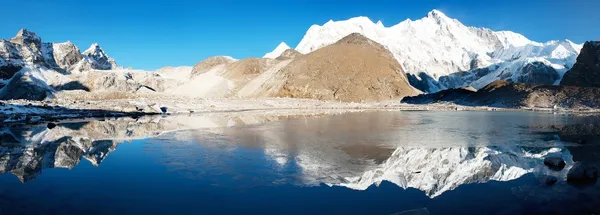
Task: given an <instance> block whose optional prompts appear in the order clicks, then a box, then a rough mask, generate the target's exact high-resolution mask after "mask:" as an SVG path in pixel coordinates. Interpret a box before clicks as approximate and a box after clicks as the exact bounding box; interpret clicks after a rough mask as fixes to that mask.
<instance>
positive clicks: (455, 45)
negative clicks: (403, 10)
mask: <svg viewBox="0 0 600 215" xmlns="http://www.w3.org/2000/svg"><path fill="white" fill-rule="evenodd" d="M351 33H360V34H362V35H365V36H366V37H368V38H369V39H372V40H374V41H376V42H378V43H380V44H382V45H384V46H385V47H386V48H387V49H389V50H390V52H392V53H393V54H394V57H395V58H396V59H397V60H398V62H399V63H400V64H401V65H402V66H403V68H404V71H405V72H406V73H408V74H409V80H410V83H411V84H412V85H413V86H414V87H416V88H418V89H420V90H422V91H424V92H437V91H439V90H443V89H448V88H460V87H465V86H473V87H475V88H478V89H479V88H482V87H483V86H485V85H487V84H489V83H491V82H493V81H495V80H507V81H513V82H522V83H532V84H557V83H558V82H559V81H560V79H561V77H562V76H563V74H564V73H565V72H566V71H567V70H568V69H570V68H571V67H572V65H573V64H574V63H575V58H576V57H577V55H578V54H579V51H580V50H581V45H580V44H575V43H573V42H571V41H569V40H560V41H549V42H545V43H539V42H534V41H530V40H529V39H527V38H525V37H524V36H523V35H520V34H517V33H514V32H510V31H492V30H490V29H486V28H475V27H468V26H465V25H463V24H462V23H460V22H459V21H458V20H456V19H452V18H450V17H447V16H446V15H445V14H443V13H442V12H440V11H438V10H433V11H431V12H429V13H428V14H427V16H426V17H424V18H422V19H419V20H415V21H413V20H410V19H407V20H405V21H403V22H401V23H398V24H396V25H393V26H390V27H386V26H384V25H383V24H382V23H381V22H377V23H373V22H372V21H371V20H369V19H368V18H367V17H356V18H352V19H349V20H345V21H329V22H327V23H325V24H324V25H323V26H319V25H313V26H311V27H310V28H309V29H308V31H307V33H306V35H305V36H304V38H303V39H302V41H300V43H299V44H298V46H297V47H296V50H297V51H299V52H300V53H303V54H306V53H309V52H313V51H315V50H317V49H319V48H321V47H323V46H326V45H329V44H332V43H335V42H336V41H337V40H339V39H341V38H342V37H344V36H346V35H348V34H351Z"/></svg>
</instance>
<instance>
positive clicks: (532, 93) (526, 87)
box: [402, 80, 600, 108]
mask: <svg viewBox="0 0 600 215" xmlns="http://www.w3.org/2000/svg"><path fill="white" fill-rule="evenodd" d="M455 91H456V90H455V89H454V90H443V91H440V92H437V93H433V94H428V95H419V96H416V97H407V98H404V99H403V100H402V102H406V103H410V104H427V103H436V102H452V103H455V104H459V105H467V106H490V107H502V108H520V107H529V108H533V107H536V108H554V107H561V108H600V97H598V96H597V95H600V88H588V87H573V86H553V85H534V84H524V83H514V82H508V81H502V80H499V81H494V82H492V83H490V84H488V85H487V86H485V87H484V88H482V89H480V90H478V91H477V92H473V93H468V92H464V91H461V92H462V93H461V94H462V96H460V95H456V93H455ZM447 95H453V96H451V97H448V96H447Z"/></svg>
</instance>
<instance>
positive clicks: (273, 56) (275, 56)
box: [263, 42, 291, 59]
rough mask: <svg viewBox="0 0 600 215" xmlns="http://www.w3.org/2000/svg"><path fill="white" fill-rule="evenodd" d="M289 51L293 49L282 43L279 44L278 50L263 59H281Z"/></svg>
mask: <svg viewBox="0 0 600 215" xmlns="http://www.w3.org/2000/svg"><path fill="white" fill-rule="evenodd" d="M288 49H291V48H290V47H289V46H288V45H287V44H285V43H284V42H281V43H279V45H278V46H277V48H275V50H273V51H272V52H269V53H267V54H265V56H263V58H272V59H275V58H277V57H279V55H281V53H283V52H284V51H285V50H288Z"/></svg>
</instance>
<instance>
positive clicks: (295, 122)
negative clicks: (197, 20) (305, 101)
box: [0, 112, 600, 214]
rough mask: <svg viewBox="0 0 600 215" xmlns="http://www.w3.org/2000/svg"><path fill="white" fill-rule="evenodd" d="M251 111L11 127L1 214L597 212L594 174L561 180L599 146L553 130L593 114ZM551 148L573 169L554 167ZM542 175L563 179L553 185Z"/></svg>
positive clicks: (0, 165) (1, 161)
mask: <svg viewBox="0 0 600 215" xmlns="http://www.w3.org/2000/svg"><path fill="white" fill-rule="evenodd" d="M245 117H246V118H245V119H241V118H235V119H232V118H228V117H223V116H219V117H216V116H215V117H204V116H195V117H194V116H191V119H190V117H187V118H186V117H170V118H161V119H143V118H142V119H137V120H136V119H120V120H104V121H83V122H77V123H72V122H70V123H62V124H59V126H58V127H57V128H54V129H51V130H49V129H47V128H46V127H45V125H34V126H13V127H3V128H2V129H3V136H2V139H1V140H2V145H1V150H0V155H1V158H0V171H1V172H3V173H4V174H2V175H0V214H239V213H250V214H396V213H400V214H402V213H401V212H406V211H409V212H406V213H404V214H426V213H429V214H593V213H598V212H600V206H599V205H600V204H599V203H600V196H599V194H600V189H599V186H598V185H596V184H595V183H592V184H586V185H585V186H580V185H574V184H571V183H567V181H566V175H567V172H568V169H569V168H570V167H572V166H573V164H574V163H576V162H587V163H598V162H596V161H597V160H600V157H597V156H596V155H598V152H599V151H600V150H598V147H597V145H595V144H594V143H590V144H585V145H582V144H577V143H570V142H567V141H563V140H561V136H560V135H561V134H560V133H558V132H556V131H554V130H551V129H549V128H551V127H552V126H554V127H553V128H556V126H557V125H558V126H559V127H560V126H565V125H567V126H568V125H577V124H586V125H587V124H593V123H595V122H596V120H595V117H573V116H562V115H550V114H538V113H495V112H375V113H358V114H356V113H355V114H346V115H338V116H327V117H318V118H303V117H300V118H293V119H277V120H275V119H265V118H260V117H256V118H255V119H253V120H248V119H247V117H249V116H245ZM259 119H260V120H259ZM186 120H187V121H186ZM183 121H186V122H188V121H192V122H196V124H192V125H190V123H181V122H183ZM232 121H234V122H236V123H235V124H236V126H231V125H232V123H231V122H232ZM207 122H211V123H207ZM207 124H210V126H206V125H207ZM75 125H77V126H75ZM199 127H202V128H199ZM185 128H190V129H186V130H180V131H173V132H167V131H170V130H177V129H185ZM548 156H560V157H562V158H563V159H564V160H565V161H566V163H567V166H566V167H565V169H563V170H561V171H553V170H550V169H549V168H547V167H546V166H544V164H543V159H544V157H548ZM94 164H95V165H94ZM69 168H70V169H69ZM547 175H552V176H555V177H557V178H558V179H559V180H558V182H557V183H556V184H554V185H546V184H545V183H543V180H542V179H543V178H544V176H547ZM410 210H412V213H411V212H410ZM417 211H418V212H417Z"/></svg>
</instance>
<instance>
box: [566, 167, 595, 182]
mask: <svg viewBox="0 0 600 215" xmlns="http://www.w3.org/2000/svg"><path fill="white" fill-rule="evenodd" d="M598 175H599V173H598V167H597V166H596V165H593V164H589V163H584V162H578V163H575V165H573V167H572V168H571V169H570V170H569V173H567V182H569V183H572V184H595V183H596V181H597V180H598Z"/></svg>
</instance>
